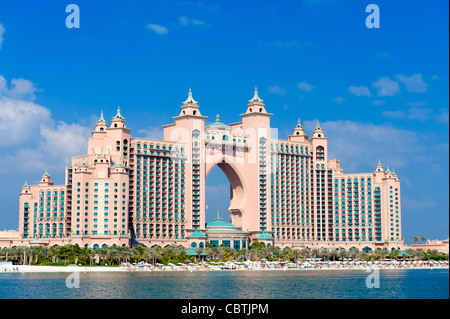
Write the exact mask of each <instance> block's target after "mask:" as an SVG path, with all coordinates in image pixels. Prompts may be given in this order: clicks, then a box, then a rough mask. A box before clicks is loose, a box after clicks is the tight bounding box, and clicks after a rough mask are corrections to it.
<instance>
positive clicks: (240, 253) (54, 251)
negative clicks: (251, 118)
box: [0, 241, 448, 266]
mask: <svg viewBox="0 0 450 319" xmlns="http://www.w3.org/2000/svg"><path fill="white" fill-rule="evenodd" d="M308 258H321V259H322V260H330V261H337V260H343V259H344V258H346V259H348V258H351V259H353V260H366V261H369V260H370V261H375V260H381V259H386V258H395V259H400V258H403V259H407V258H411V259H415V260H448V254H443V253H439V252H438V251H437V250H428V251H424V250H421V249H418V250H415V249H411V248H410V249H406V250H405V252H400V251H398V250H394V251H389V250H387V249H377V250H375V251H369V252H364V251H361V250H359V249H356V248H354V249H351V250H345V249H341V250H336V249H331V250H329V249H317V248H314V249H310V248H307V247H306V248H301V249H291V248H289V247H286V248H284V249H280V248H279V247H276V246H270V247H266V245H265V244H264V243H261V242H258V241H254V242H253V243H252V245H251V246H250V247H249V248H248V249H246V248H243V249H241V250H234V249H232V248H230V247H227V246H225V245H221V246H219V247H213V246H211V245H210V244H208V245H207V246H206V247H205V248H197V249H196V250H195V254H194V255H190V254H188V251H187V250H186V248H184V247H182V246H176V245H172V246H166V247H161V246H158V245H155V246H152V247H142V246H137V247H120V246H110V247H106V248H96V249H91V248H82V247H79V246H78V245H66V246H55V247H50V248H49V247H45V246H36V247H21V246H19V247H12V248H3V249H0V261H13V263H15V264H20V265H24V264H26V265H60V266H64V265H70V264H76V265H83V266H98V265H101V266H115V265H120V264H121V263H123V262H127V263H138V262H140V261H145V262H147V263H151V264H155V263H162V264H166V265H167V264H168V263H173V264H177V263H186V262H196V261H198V260H199V259H205V260H206V261H207V262H208V261H227V260H241V261H242V260H262V259H266V260H269V261H275V260H289V261H297V260H304V259H308Z"/></svg>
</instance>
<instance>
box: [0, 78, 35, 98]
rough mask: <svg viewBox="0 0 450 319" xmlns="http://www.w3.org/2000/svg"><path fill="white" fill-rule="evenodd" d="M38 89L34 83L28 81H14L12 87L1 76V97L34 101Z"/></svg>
mask: <svg viewBox="0 0 450 319" xmlns="http://www.w3.org/2000/svg"><path fill="white" fill-rule="evenodd" d="M37 91H38V89H37V88H36V86H35V85H34V83H33V82H31V81H30V80H26V79H12V80H11V84H10V87H9V86H8V82H7V81H6V79H5V78H4V77H3V76H2V75H0V97H1V96H6V97H11V98H14V99H25V100H34V99H36V96H35V94H34V93H35V92H37Z"/></svg>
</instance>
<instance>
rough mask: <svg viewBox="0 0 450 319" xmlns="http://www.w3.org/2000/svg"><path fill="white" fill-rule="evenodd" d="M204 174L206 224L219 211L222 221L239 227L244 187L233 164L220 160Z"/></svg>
mask: <svg viewBox="0 0 450 319" xmlns="http://www.w3.org/2000/svg"><path fill="white" fill-rule="evenodd" d="M206 174H207V175H206V176H207V177H206V192H205V195H206V201H205V202H206V206H207V209H206V215H205V221H206V223H208V222H210V221H211V220H212V219H214V218H215V217H216V216H217V210H218V209H219V211H220V217H221V218H222V219H224V220H225V221H226V222H231V223H232V224H234V225H235V226H238V227H241V226H242V224H243V220H242V218H243V216H242V207H243V204H244V203H243V202H244V185H243V182H242V180H241V177H240V175H239V173H238V171H237V170H236V168H235V167H234V166H233V164H230V163H228V162H227V161H224V160H223V159H222V160H221V161H219V162H218V163H216V164H215V165H214V166H212V167H211V168H209V169H208V168H207V172H206ZM227 198H229V202H228V201H227V200H226V199H227ZM228 212H229V213H230V217H229V216H228Z"/></svg>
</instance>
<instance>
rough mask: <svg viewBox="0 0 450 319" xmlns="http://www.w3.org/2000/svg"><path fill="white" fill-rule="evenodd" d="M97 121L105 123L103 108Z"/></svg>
mask: <svg viewBox="0 0 450 319" xmlns="http://www.w3.org/2000/svg"><path fill="white" fill-rule="evenodd" d="M97 122H99V123H105V122H106V121H105V119H104V118H103V110H102V112H101V113H100V119H99V120H98V121H97Z"/></svg>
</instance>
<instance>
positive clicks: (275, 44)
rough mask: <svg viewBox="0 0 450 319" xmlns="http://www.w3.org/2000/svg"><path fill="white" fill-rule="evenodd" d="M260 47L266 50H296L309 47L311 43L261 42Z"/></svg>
mask: <svg viewBox="0 0 450 319" xmlns="http://www.w3.org/2000/svg"><path fill="white" fill-rule="evenodd" d="M259 45H260V46H262V47H265V48H277V49H296V48H305V47H309V46H310V45H311V44H310V43H300V42H298V41H296V40H290V41H280V40H275V41H271V42H265V41H259Z"/></svg>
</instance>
